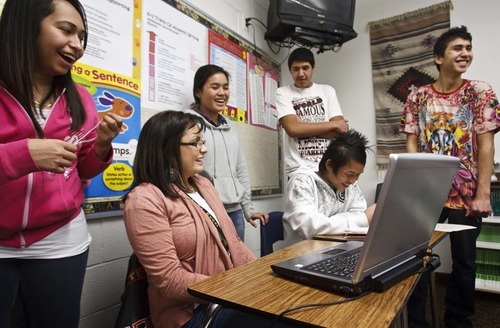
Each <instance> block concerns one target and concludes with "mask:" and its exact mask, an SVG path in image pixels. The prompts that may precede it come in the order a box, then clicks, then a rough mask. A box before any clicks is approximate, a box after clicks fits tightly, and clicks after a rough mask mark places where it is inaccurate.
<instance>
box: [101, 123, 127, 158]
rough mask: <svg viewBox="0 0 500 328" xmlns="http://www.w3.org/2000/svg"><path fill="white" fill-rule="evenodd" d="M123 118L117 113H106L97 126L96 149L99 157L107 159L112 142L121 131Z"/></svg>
mask: <svg viewBox="0 0 500 328" xmlns="http://www.w3.org/2000/svg"><path fill="white" fill-rule="evenodd" d="M122 124H123V122H122V119H121V117H119V116H118V115H116V114H113V113H109V114H106V115H105V116H104V117H103V119H102V121H101V123H99V127H98V128H97V139H96V142H95V146H94V151H95V153H96V155H97V157H98V158H99V159H101V160H102V161H105V160H106V158H107V157H108V154H109V151H110V149H111V142H112V141H113V139H114V138H115V137H116V136H117V135H118V134H119V133H120V131H121V128H122Z"/></svg>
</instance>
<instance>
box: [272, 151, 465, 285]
mask: <svg viewBox="0 0 500 328" xmlns="http://www.w3.org/2000/svg"><path fill="white" fill-rule="evenodd" d="M459 164H460V162H459V159H458V158H456V157H452V156H445V155H436V154H422V153H403V154H391V155H390V157H389V166H388V169H387V173H386V176H385V179H384V183H383V185H382V189H381V190H380V195H379V198H378V202H377V207H376V209H375V213H374V215H373V218H372V221H371V224H370V227H369V229H368V232H367V235H366V238H365V240H364V242H360V241H348V242H346V243H342V244H338V245H336V246H332V247H328V248H326V249H323V250H321V251H316V252H313V253H309V254H306V255H303V256H300V257H297V258H294V259H291V260H288V261H284V262H281V263H277V264H273V265H271V268H272V270H273V271H274V272H275V273H277V274H279V275H282V276H284V277H287V278H290V279H292V280H295V281H297V282H299V283H303V284H307V285H311V286H314V287H317V288H320V289H325V290H329V291H334V292H341V293H347V294H355V295H357V294H360V293H362V292H364V291H376V292H382V291H384V290H386V289H387V288H389V287H390V286H392V285H393V284H395V283H396V282H398V281H400V280H402V279H404V278H406V277H407V276H409V275H411V274H414V273H416V272H417V271H418V270H419V269H420V268H422V265H423V262H422V254H423V253H425V251H426V249H427V246H428V244H429V241H430V238H431V236H432V233H433V231H434V228H435V226H436V224H437V221H438V219H439V215H440V213H441V211H442V209H443V204H444V202H445V200H446V197H447V195H448V193H449V191H450V188H451V184H452V181H453V178H454V177H455V174H456V171H457V169H458V166H459Z"/></svg>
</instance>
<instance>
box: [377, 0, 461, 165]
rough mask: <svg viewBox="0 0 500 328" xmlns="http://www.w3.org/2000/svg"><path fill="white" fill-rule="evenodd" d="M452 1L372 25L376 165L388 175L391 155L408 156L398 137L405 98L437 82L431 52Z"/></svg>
mask: <svg viewBox="0 0 500 328" xmlns="http://www.w3.org/2000/svg"><path fill="white" fill-rule="evenodd" d="M451 9H452V4H451V1H446V2H442V3H438V4H435V5H432V6H430V7H426V8H422V9H419V10H416V11H412V12H409V13H405V14H402V15H398V16H395V17H390V18H386V19H382V20H379V21H376V22H370V23H368V26H369V29H370V49H371V57H372V75H373V93H374V102H375V116H376V133H377V164H378V166H379V169H380V170H384V169H385V168H386V166H387V164H388V157H389V154H391V153H400V152H404V151H405V142H406V135H404V134H400V133H399V132H398V128H399V123H400V120H401V116H402V114H403V107H404V104H405V101H406V97H407V96H408V94H409V93H410V91H411V90H412V89H413V88H415V87H417V86H420V85H424V84H429V83H432V82H434V81H435V79H436V78H437V74H438V71H437V69H436V67H435V65H434V58H433V47H434V42H435V41H436V39H437V37H439V36H440V35H441V34H442V33H443V32H445V31H447V30H448V29H449V27H450V10H451Z"/></svg>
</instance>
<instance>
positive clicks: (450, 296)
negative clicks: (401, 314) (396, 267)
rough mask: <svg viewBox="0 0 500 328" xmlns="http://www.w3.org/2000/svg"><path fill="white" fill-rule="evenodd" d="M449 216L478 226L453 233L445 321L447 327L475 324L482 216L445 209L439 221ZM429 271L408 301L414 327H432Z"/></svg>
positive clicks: (409, 319)
mask: <svg viewBox="0 0 500 328" xmlns="http://www.w3.org/2000/svg"><path fill="white" fill-rule="evenodd" d="M446 219H448V223H450V224H464V225H471V226H475V227H476V228H477V229H471V230H463V231H458V232H451V233H450V248H451V258H452V261H453V264H452V271H451V275H450V281H449V284H448V288H447V290H446V297H445V301H444V302H445V307H446V309H445V314H444V321H445V324H446V326H447V327H461V328H462V327H472V322H471V320H470V317H471V316H472V315H473V314H474V294H475V284H476V239H477V236H478V235H479V233H480V232H481V223H482V219H481V218H473V217H466V216H465V210H453V209H449V208H445V209H443V212H442V213H441V216H440V218H439V222H440V223H443V222H444V221H446ZM428 283H429V277H428V274H425V273H424V275H423V276H422V277H421V279H420V281H419V282H418V284H417V286H416V287H415V290H414V291H413V293H412V295H411V296H410V299H409V300H408V305H407V308H408V323H409V326H410V328H413V327H429V323H428V322H427V321H426V320H425V301H426V299H427V297H426V295H427V287H428Z"/></svg>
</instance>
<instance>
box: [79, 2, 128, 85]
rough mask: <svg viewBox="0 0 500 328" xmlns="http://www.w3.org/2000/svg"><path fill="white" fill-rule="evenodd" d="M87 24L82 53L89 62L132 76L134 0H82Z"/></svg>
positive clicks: (87, 62)
mask: <svg viewBox="0 0 500 328" xmlns="http://www.w3.org/2000/svg"><path fill="white" fill-rule="evenodd" d="M81 2H82V5H83V6H84V8H85V13H86V16H87V22H88V26H89V36H88V41H87V48H86V49H85V55H83V57H82V58H81V59H80V61H81V62H82V63H85V64H87V65H90V66H94V67H99V68H105V69H107V70H109V71H112V72H116V73H119V74H122V75H125V76H132V70H133V65H134V59H133V45H132V37H131V36H132V30H133V21H134V20H133V15H134V1H133V0H115V1H93V0H82V1H81Z"/></svg>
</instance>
